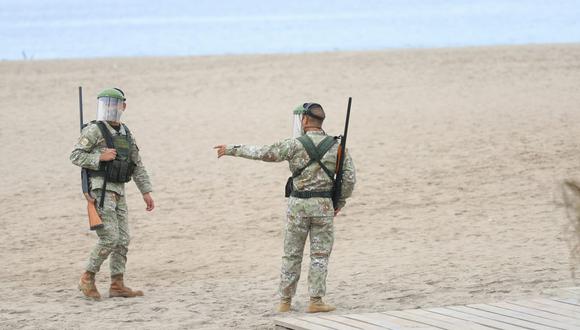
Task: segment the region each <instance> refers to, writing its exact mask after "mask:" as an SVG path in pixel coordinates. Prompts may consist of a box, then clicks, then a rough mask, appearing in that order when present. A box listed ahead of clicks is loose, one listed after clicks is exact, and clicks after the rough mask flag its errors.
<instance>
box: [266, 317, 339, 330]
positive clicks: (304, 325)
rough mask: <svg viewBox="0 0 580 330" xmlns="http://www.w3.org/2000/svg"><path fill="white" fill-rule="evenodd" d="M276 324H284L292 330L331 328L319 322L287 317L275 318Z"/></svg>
mask: <svg viewBox="0 0 580 330" xmlns="http://www.w3.org/2000/svg"><path fill="white" fill-rule="evenodd" d="M274 325H276V326H282V327H285V328H288V329H292V330H329V329H334V328H329V327H325V326H321V325H318V324H314V323H310V322H308V321H304V320H301V319H297V318H292V317H287V318H283V319H274Z"/></svg>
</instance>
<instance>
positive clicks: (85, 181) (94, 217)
mask: <svg viewBox="0 0 580 330" xmlns="http://www.w3.org/2000/svg"><path fill="white" fill-rule="evenodd" d="M79 109H80V119H81V121H80V123H81V132H82V131H83V128H84V127H85V126H86V125H85V124H84V123H83V88H82V87H81V86H79ZM81 182H82V186H83V195H85V198H86V199H87V213H88V214H89V227H90V228H91V230H97V229H99V228H103V227H104V225H103V221H102V220H101V217H100V216H99V213H97V208H96V206H95V203H96V200H95V199H94V198H93V197H92V196H91V189H90V183H89V172H88V171H87V169H86V168H84V167H83V168H82V169H81Z"/></svg>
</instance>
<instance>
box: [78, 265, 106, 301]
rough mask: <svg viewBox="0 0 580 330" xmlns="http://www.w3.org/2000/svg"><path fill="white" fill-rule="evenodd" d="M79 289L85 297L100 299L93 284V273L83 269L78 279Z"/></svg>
mask: <svg viewBox="0 0 580 330" xmlns="http://www.w3.org/2000/svg"><path fill="white" fill-rule="evenodd" d="M79 290H81V291H82V292H83V294H84V295H85V297H87V298H89V299H94V300H101V294H100V293H99V291H97V287H96V286H95V273H92V272H89V271H85V272H84V273H83V275H81V279H80V280H79Z"/></svg>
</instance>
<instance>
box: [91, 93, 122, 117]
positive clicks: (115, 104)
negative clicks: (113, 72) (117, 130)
mask: <svg viewBox="0 0 580 330" xmlns="http://www.w3.org/2000/svg"><path fill="white" fill-rule="evenodd" d="M124 104H125V101H123V100H122V99H118V98H115V97H109V96H103V97H99V99H98V105H97V120H99V121H113V122H120V121H121V115H122V114H123V111H124V110H125V109H124Z"/></svg>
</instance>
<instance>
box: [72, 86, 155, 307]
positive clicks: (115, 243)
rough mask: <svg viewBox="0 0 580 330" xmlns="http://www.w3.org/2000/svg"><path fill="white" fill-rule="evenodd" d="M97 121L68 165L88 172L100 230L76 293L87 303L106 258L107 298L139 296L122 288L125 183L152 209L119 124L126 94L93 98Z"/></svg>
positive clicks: (134, 151) (146, 183)
mask: <svg viewBox="0 0 580 330" xmlns="http://www.w3.org/2000/svg"><path fill="white" fill-rule="evenodd" d="M97 100H98V105H97V121H93V122H91V123H89V124H88V125H87V126H86V127H85V128H84V129H83V130H82V132H81V136H80V138H79V140H78V142H77V144H76V145H75V146H74V150H73V151H72V153H71V155H70V159H71V161H72V163H73V164H75V165H78V166H81V167H83V168H86V169H88V170H89V171H88V172H89V175H90V185H91V196H92V197H93V198H95V199H96V201H97V206H98V207H97V211H98V213H99V215H100V217H101V219H102V222H103V225H104V226H102V227H101V228H99V229H97V235H98V237H99V241H98V243H97V245H96V246H95V247H94V249H93V251H92V252H91V254H90V256H89V259H88V262H87V265H86V268H85V272H84V273H83V274H82V276H81V278H80V281H79V289H80V290H81V291H82V292H83V294H84V295H85V296H86V297H88V298H92V299H96V300H98V299H100V298H101V295H100V294H99V291H98V290H97V288H96V286H95V274H96V273H97V272H99V270H100V268H101V264H102V263H103V262H104V261H105V260H106V259H107V258H109V266H110V270H111V287H110V289H109V296H110V297H135V296H142V295H143V292H142V291H138V290H131V289H130V288H128V287H126V286H125V284H124V273H125V264H126V263H127V251H128V246H129V223H128V212H127V203H126V201H125V183H126V182H129V181H130V180H131V179H133V180H134V181H135V183H136V184H137V188H138V189H139V191H140V192H141V193H142V194H143V200H144V201H145V204H146V210H147V211H152V210H153V208H154V207H155V205H154V202H153V198H152V197H151V191H152V187H151V182H150V180H149V176H148V175H147V171H146V170H145V167H144V166H143V163H142V161H141V157H140V156H139V148H138V147H137V143H136V142H135V137H134V136H133V134H132V133H131V132H130V131H129V128H128V127H127V126H126V125H125V124H123V123H121V115H122V114H123V112H124V111H125V109H126V106H127V105H126V103H125V101H126V99H125V93H124V92H123V91H122V90H120V89H118V88H111V89H106V90H104V91H102V92H101V93H100V94H99V95H98V97H97Z"/></svg>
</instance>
